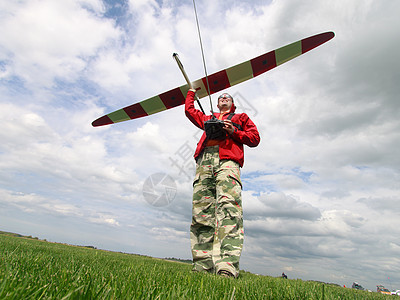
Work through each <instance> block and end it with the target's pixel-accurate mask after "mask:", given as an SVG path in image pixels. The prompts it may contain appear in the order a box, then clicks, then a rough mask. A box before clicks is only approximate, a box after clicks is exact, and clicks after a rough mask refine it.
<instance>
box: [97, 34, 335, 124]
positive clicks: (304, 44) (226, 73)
mask: <svg viewBox="0 0 400 300" xmlns="http://www.w3.org/2000/svg"><path fill="white" fill-rule="evenodd" d="M334 36H335V35H334V33H333V32H325V33H321V34H317V35H314V36H311V37H308V38H305V39H302V40H300V41H297V42H294V43H292V44H289V45H286V46H283V47H281V48H278V49H276V50H273V51H271V52H268V53H265V54H263V55H260V56H258V57H255V58H253V59H251V60H249V61H246V62H243V63H241V64H238V65H235V66H233V67H230V68H228V69H225V70H222V71H219V72H216V73H214V74H211V75H209V76H208V84H209V89H210V94H214V93H216V92H219V91H221V90H224V89H226V88H229V87H231V86H233V85H236V84H238V83H241V82H243V81H246V80H248V79H251V78H253V77H256V76H258V75H260V74H263V73H265V72H267V71H269V70H271V69H273V68H275V67H277V66H279V65H281V64H283V63H285V62H287V61H289V60H291V59H293V58H295V57H297V56H299V55H301V54H304V53H306V52H308V51H310V50H312V49H314V48H315V47H318V46H319V45H322V44H323V43H325V42H327V41H329V40H330V39H332V38H333V37H334ZM193 87H194V88H196V89H197V90H198V91H197V95H198V97H199V98H203V97H205V96H207V95H208V93H207V88H206V87H207V79H206V78H205V77H204V78H202V79H198V80H196V81H194V82H193ZM188 89H189V86H188V85H187V84H186V85H183V86H180V87H178V88H174V89H172V90H169V91H167V92H165V93H162V94H160V95H157V96H154V97H152V98H149V99H146V100H144V101H141V102H139V103H135V104H132V105H130V106H127V107H124V108H122V109H119V110H117V111H115V112H112V113H109V114H107V115H105V116H103V117H101V118H99V119H97V120H95V121H93V123H92V125H93V126H102V125H108V124H113V123H118V122H122V121H127V120H131V119H137V118H141V117H145V116H149V115H152V114H155V113H158V112H160V111H163V110H167V109H170V108H173V107H176V106H179V105H182V104H184V103H185V96H186V93H187V91H188Z"/></svg>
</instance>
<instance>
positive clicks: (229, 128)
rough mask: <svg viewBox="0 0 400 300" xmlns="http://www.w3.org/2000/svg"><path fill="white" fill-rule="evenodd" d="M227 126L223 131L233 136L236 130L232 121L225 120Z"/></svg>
mask: <svg viewBox="0 0 400 300" xmlns="http://www.w3.org/2000/svg"><path fill="white" fill-rule="evenodd" d="M224 124H225V126H224V127H223V129H224V130H225V131H226V132H228V133H229V134H232V133H233V131H235V128H234V127H233V124H232V121H231V120H224Z"/></svg>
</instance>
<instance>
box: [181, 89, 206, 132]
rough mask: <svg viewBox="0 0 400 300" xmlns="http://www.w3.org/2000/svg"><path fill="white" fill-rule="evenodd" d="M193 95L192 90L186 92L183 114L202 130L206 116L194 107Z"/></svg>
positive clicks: (193, 91) (194, 92)
mask: <svg viewBox="0 0 400 300" xmlns="http://www.w3.org/2000/svg"><path fill="white" fill-rule="evenodd" d="M195 94H196V91H195V90H193V89H190V90H189V91H188V92H187V95H186V101H185V114H186V117H187V118H188V119H189V120H190V121H191V122H192V123H193V124H194V125H196V126H197V127H199V128H200V129H203V130H204V121H205V119H206V115H205V114H203V112H202V111H200V110H198V109H196V108H195V107H194V100H195V99H194V96H195Z"/></svg>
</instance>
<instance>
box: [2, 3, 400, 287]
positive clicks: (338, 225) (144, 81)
mask: <svg viewBox="0 0 400 300" xmlns="http://www.w3.org/2000/svg"><path fill="white" fill-rule="evenodd" d="M197 10H198V15H199V21H200V28H201V32H202V39H203V44H204V51H205V56H206V62H207V69H208V72H209V73H213V72H216V71H219V70H221V69H224V68H226V67H229V66H232V65H235V64H237V63H240V62H243V61H246V60H248V59H251V58H253V57H255V56H258V55H261V54H263V53H265V52H268V51H271V50H273V49H276V48H278V47H281V46H284V45H286V44H289V43H292V42H294V41H297V40H299V39H302V38H305V37H308V36H311V35H313V34H317V33H320V32H325V31H334V32H335V34H336V36H335V38H334V39H333V40H331V41H329V42H328V43H326V44H324V45H323V46H321V47H319V48H317V49H314V50H312V51H311V52H309V53H307V54H305V55H303V56H301V57H299V58H296V59H294V60H292V61H290V62H288V63H286V64H284V65H282V66H279V67H278V68H276V69H274V70H271V71H270V72H268V73H266V74H264V75H261V76H259V77H257V78H255V79H252V80H250V81H247V82H245V83H242V84H240V85H237V86H234V87H232V88H231V89H229V90H227V92H230V93H231V94H233V95H235V98H236V100H237V103H239V104H240V105H238V106H239V108H240V109H241V111H245V112H246V113H248V114H249V115H250V117H251V118H252V120H253V121H254V122H255V123H256V124H257V126H258V129H259V131H260V134H261V140H262V141H261V143H260V145H259V146H258V147H257V148H253V149H249V148H247V149H246V150H245V155H246V158H245V166H244V168H243V169H242V179H243V183H244V191H243V202H244V204H243V205H244V217H245V230H246V237H245V245H244V250H243V253H242V259H241V268H242V269H244V270H247V271H251V272H254V273H258V274H265V275H271V276H278V275H280V274H281V273H282V272H283V271H284V272H285V273H287V274H288V276H289V278H300V279H303V280H310V279H313V280H321V281H325V282H334V283H338V284H341V285H344V284H345V285H346V286H348V285H351V284H352V282H353V281H358V282H359V283H360V284H361V285H363V286H364V287H367V288H369V289H371V290H375V286H376V285H377V284H384V285H385V286H387V287H388V288H389V289H395V288H400V275H399V270H400V259H399V257H400V218H399V213H400V203H399V201H400V193H399V192H400V151H399V147H400V104H399V102H398V101H399V100H398V99H399V96H398V95H399V94H400V85H399V83H398V82H399V79H400V71H399V70H400V57H399V55H398V50H396V49H397V46H399V39H398V37H399V36H400V22H399V20H398V12H399V11H400V2H398V1H390V0H387V1H386V0H381V1H370V0H368V1H355V0H350V1H349V0H339V1H318V2H316V1H312V0H301V1H261V0H257V1H250V0H246V1H243V0H240V1H239V0H232V1H223V0H204V1H198V3H197ZM0 28H2V33H1V34H0V129H1V130H0V138H1V143H0V230H4V231H12V232H18V233H22V234H26V235H32V236H38V237H39V238H42V239H47V240H49V241H55V242H66V243H71V244H79V245H94V246H96V247H98V248H102V249H109V250H116V251H124V252H130V253H138V254H144V255H151V256H156V257H179V258H185V259H188V258H190V246H189V225H190V219H191V193H192V187H191V182H192V179H193V167H194V163H193V160H192V154H193V151H194V148H195V146H196V143H197V141H198V139H199V137H200V134H201V132H199V131H198V130H197V129H196V128H195V127H194V126H193V125H192V124H191V123H190V122H189V121H188V120H187V119H186V117H185V116H184V112H183V107H178V108H174V109H171V110H168V111H164V112H161V113H159V114H155V115H152V116H150V117H147V118H142V119H137V120H134V121H127V122H123V123H119V124H115V125H111V126H104V127H97V128H93V127H92V126H91V122H92V121H93V120H94V119H96V118H98V117H100V116H102V115H103V114H106V113H109V112H112V111H114V110H117V109H119V108H122V107H124V106H127V105H130V104H133V103H136V102H138V101H141V100H143V99H146V98H149V97H152V96H154V95H157V94H159V93H161V92H164V91H166V90H169V89H172V88H175V87H177V86H180V85H182V84H184V83H185V82H184V78H183V76H182V74H181V73H180V71H179V69H178V67H177V65H176V63H175V61H174V60H173V59H172V53H174V52H177V53H178V54H179V56H180V58H181V60H182V62H183V64H184V65H185V69H186V71H187V72H188V74H189V77H190V78H191V79H192V80H195V79H198V78H201V77H203V75H204V70H203V65H202V60H201V52H200V46H199V39H198V36H197V29H196V23H195V15H194V12H193V3H192V1H183V0H176V1H172V0H166V1H161V0H158V1H154V0H130V1H129V0H118V1H117V0H115V1H113V0H103V1H101V0H59V1H53V0H22V1H6V0H0ZM396 99H397V100H396ZM213 100H214V101H215V99H213ZM202 101H203V106H205V107H206V109H208V108H209V104H208V100H207V98H205V99H203V100H202ZM160 180H162V181H161V182H160ZM159 182H160V183H159ZM159 196H160V197H159Z"/></svg>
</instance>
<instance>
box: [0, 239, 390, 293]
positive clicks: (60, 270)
mask: <svg viewBox="0 0 400 300" xmlns="http://www.w3.org/2000/svg"><path fill="white" fill-rule="evenodd" d="M388 297H389V299H392V297H391V296H384V295H380V294H377V293H369V292H364V291H357V290H352V289H347V288H342V287H339V286H335V285H329V284H323V283H317V282H305V281H302V280H287V279H281V278H273V277H268V276H258V275H254V274H251V273H247V272H241V275H240V277H239V278H238V279H231V278H223V277H219V276H216V275H210V274H198V273H192V272H191V266H190V265H189V264H185V263H179V262H171V261H167V260H161V259H155V258H151V257H146V256H139V255H132V254H124V253H116V252H108V251H104V250H97V249H93V248H88V247H77V246H70V245H64V244H57V243H50V242H46V241H41V240H38V239H34V238H26V237H21V236H17V235H14V236H13V235H12V234H7V233H2V234H0V299H201V300H203V299H387V298H388Z"/></svg>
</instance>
